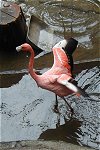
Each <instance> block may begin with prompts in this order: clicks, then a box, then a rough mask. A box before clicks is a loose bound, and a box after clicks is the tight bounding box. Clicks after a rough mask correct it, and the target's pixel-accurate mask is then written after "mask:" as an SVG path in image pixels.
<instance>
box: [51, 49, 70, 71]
mask: <svg viewBox="0 0 100 150" xmlns="http://www.w3.org/2000/svg"><path fill="white" fill-rule="evenodd" d="M53 55H54V65H53V66H54V67H65V68H67V69H68V70H71V66H70V65H69V58H68V56H67V55H66V53H65V51H64V50H63V49H62V48H59V47H54V48H53Z"/></svg>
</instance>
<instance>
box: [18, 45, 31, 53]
mask: <svg viewBox="0 0 100 150" xmlns="http://www.w3.org/2000/svg"><path fill="white" fill-rule="evenodd" d="M16 51H17V52H19V51H30V52H31V51H32V47H31V46H30V45H29V44H27V43H24V44H22V45H20V46H17V47H16Z"/></svg>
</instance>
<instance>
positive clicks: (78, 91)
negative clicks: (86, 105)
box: [65, 80, 89, 97]
mask: <svg viewBox="0 0 100 150" xmlns="http://www.w3.org/2000/svg"><path fill="white" fill-rule="evenodd" d="M65 85H66V87H67V88H69V89H70V90H72V91H73V92H74V93H75V94H76V95H77V96H81V95H82V96H83V97H89V96H88V94H87V93H86V92H85V91H84V90H83V89H81V88H80V87H78V86H77V81H75V80H69V81H67V82H66V84H65Z"/></svg>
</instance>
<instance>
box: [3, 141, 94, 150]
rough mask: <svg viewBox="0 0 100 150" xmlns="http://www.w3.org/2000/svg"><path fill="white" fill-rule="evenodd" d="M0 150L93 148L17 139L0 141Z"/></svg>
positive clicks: (64, 143)
mask: <svg viewBox="0 0 100 150" xmlns="http://www.w3.org/2000/svg"><path fill="white" fill-rule="evenodd" d="M0 150H93V149H91V148H88V147H81V146H78V145H73V144H70V143H66V142H62V141H59V142H57V141H42V140H41V141H40V140H38V141H19V142H9V143H0Z"/></svg>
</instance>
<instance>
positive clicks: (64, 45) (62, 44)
mask: <svg viewBox="0 0 100 150" xmlns="http://www.w3.org/2000/svg"><path fill="white" fill-rule="evenodd" d="M67 43H68V42H67V40H65V39H64V40H61V41H60V42H58V43H57V44H56V45H55V46H54V47H53V48H65V47H66V45H67Z"/></svg>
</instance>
